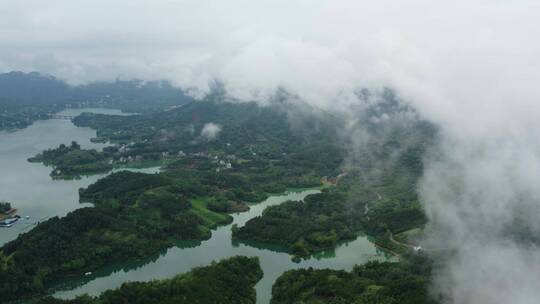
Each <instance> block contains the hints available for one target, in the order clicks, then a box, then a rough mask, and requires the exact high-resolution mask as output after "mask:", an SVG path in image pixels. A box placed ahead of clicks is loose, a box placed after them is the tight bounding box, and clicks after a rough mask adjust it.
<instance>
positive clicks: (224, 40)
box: [0, 0, 540, 304]
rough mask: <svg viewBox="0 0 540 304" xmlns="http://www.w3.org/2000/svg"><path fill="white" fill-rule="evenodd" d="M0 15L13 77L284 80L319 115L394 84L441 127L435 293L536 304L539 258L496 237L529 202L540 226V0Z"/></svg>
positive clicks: (256, 87)
mask: <svg viewBox="0 0 540 304" xmlns="http://www.w3.org/2000/svg"><path fill="white" fill-rule="evenodd" d="M0 11H2V12H3V13H4V14H3V16H2V18H1V19H0V69H2V70H4V71H8V70H11V69H22V70H27V71H29V70H40V71H43V72H49V73H52V74H55V75H58V76H60V77H63V78H65V79H68V80H69V81H71V82H84V81H90V80H96V79H114V78H116V77H118V76H120V77H124V78H131V77H138V78H142V79H158V78H167V79H170V80H172V81H173V82H174V83H176V84H177V85H180V86H183V87H195V88H198V89H199V90H201V91H203V92H204V91H207V90H208V82H209V81H211V80H213V79H219V80H221V81H222V82H223V83H224V85H225V87H226V88H227V90H228V92H229V93H231V94H232V95H234V96H235V97H239V98H245V99H251V98H256V99H259V100H264V99H265V98H266V97H267V96H270V95H271V94H273V93H274V92H275V90H276V89H277V88H285V89H287V90H288V91H289V92H292V93H294V94H296V95H298V96H300V97H301V98H302V99H303V100H305V101H307V102H310V103H313V104H316V105H318V106H321V107H323V108H326V109H339V108H340V107H346V105H347V104H349V103H351V102H354V98H352V96H353V95H352V92H353V90H354V89H356V88H358V87H359V86H366V87H382V86H389V87H392V88H394V89H396V90H397V91H398V92H399V93H400V95H402V96H403V97H404V98H406V99H407V100H408V101H410V102H411V103H412V104H413V105H414V106H415V107H416V108H417V109H418V110H419V111H420V112H421V114H422V115H423V116H424V117H426V118H428V119H429V120H431V121H433V122H435V123H437V124H438V125H439V126H440V127H441V130H442V135H443V139H442V141H441V147H440V151H441V153H440V154H438V155H436V157H432V158H428V159H427V160H426V176H425V178H424V179H423V185H422V187H421V194H422V199H423V202H424V203H425V205H426V208H427V211H428V213H429V215H430V218H431V219H432V223H433V227H432V229H433V235H432V236H433V239H435V240H436V241H442V242H444V243H445V244H446V245H448V246H454V245H455V246H460V247H459V248H460V249H459V250H458V252H457V254H456V256H455V258H453V259H451V260H450V262H449V264H448V267H447V269H446V270H447V271H445V272H442V273H440V274H439V282H448V281H450V282H452V284H447V285H445V284H440V286H439V287H441V288H443V289H444V290H445V292H446V293H447V294H448V295H449V296H451V297H452V298H453V299H454V302H455V303H480V304H482V303H493V301H494V299H495V300H496V301H497V300H500V301H499V302H501V301H502V302H505V301H506V302H512V303H536V302H538V301H539V300H540V290H539V289H537V288H533V287H531V286H532V285H531V284H532V283H535V284H536V283H537V282H539V281H540V271H538V270H537V269H536V268H535V267H536V266H531V265H532V264H533V262H536V261H538V260H539V259H540V258H539V257H540V253H539V251H538V250H537V249H536V248H531V247H527V246H524V245H522V244H519V243H516V242H513V241H508V240H502V239H501V237H500V235H501V231H502V230H503V228H504V227H505V226H506V225H509V224H511V223H512V220H513V219H514V214H515V212H518V211H519V209H522V208H528V209H527V210H530V211H534V212H528V213H527V212H525V215H523V216H522V221H523V223H524V225H525V226H530V227H532V228H534V229H536V228H538V227H537V224H535V223H536V219H534V216H533V215H534V214H538V213H537V212H536V211H538V210H537V208H538V207H537V206H540V202H539V201H538V198H540V193H539V192H540V190H538V187H537V185H538V184H539V182H540V177H539V173H538V172H540V132H538V131H537V130H538V128H539V127H540V120H539V119H538V117H540V116H539V114H540V103H539V101H540V90H538V88H537V87H538V82H539V81H540V56H539V55H538V54H540V39H538V37H539V36H540V35H539V34H540V18H538V17H539V16H540V4H539V3H538V2H537V1H527V0H521V1H519V0H516V1H504V0H491V1H485V0H476V1H464V0H456V1H433V0H410V1H390V0H378V1H352V0H351V1H344V0H331V1H330V0H321V1H307V0H296V1H293V0H287V1H285V0H273V1H253V0H249V1H248V0H231V1H210V0H197V1H195V0H178V1H173V0H168V1H167V0H154V1H142V0H137V1H133V0H131V1H104V0H95V1H91V2H90V1H67V0H64V1H59V0H51V1H46V2H45V1H40V0H27V1H20V0H3V1H2V2H0ZM535 212H536V213H535ZM443 236H445V237H443ZM501 247H502V248H504V250H503V251H501ZM484 257H486V258H484ZM536 264H538V263H536ZM536 264H535V265H536ZM479 271H480V272H482V273H483V275H482V276H473V274H475V273H478V272H479ZM535 286H537V285H535ZM499 296H500V297H499ZM501 299H502V300H501ZM507 300H508V301H507Z"/></svg>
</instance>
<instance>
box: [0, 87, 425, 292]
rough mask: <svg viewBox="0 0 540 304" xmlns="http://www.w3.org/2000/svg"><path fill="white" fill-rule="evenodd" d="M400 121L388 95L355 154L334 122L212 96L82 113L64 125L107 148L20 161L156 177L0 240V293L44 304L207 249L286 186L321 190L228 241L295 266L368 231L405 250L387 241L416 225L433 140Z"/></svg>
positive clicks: (105, 181)
mask: <svg viewBox="0 0 540 304" xmlns="http://www.w3.org/2000/svg"><path fill="white" fill-rule="evenodd" d="M285 109H286V110H285ZM403 111H406V112H407V111H409V109H406V108H403V107H402V106H401V105H400V104H399V103H398V101H397V100H396V99H395V97H394V96H393V95H392V94H391V93H388V96H385V102H383V103H380V104H378V105H377V107H376V108H373V109H371V110H370V111H365V112H363V113H364V115H366V116H369V117H371V116H381V115H383V114H386V115H387V116H388V117H389V118H387V119H385V120H384V122H381V121H378V122H377V121H374V120H370V119H368V117H365V119H359V123H361V124H362V125H361V126H358V127H361V128H362V129H364V130H367V131H368V132H369V141H367V142H365V143H364V144H363V145H361V146H357V145H355V143H354V142H349V141H347V138H346V137H345V138H344V137H343V134H342V132H343V131H342V130H341V129H342V128H344V126H342V125H340V123H338V122H336V120H335V118H334V117H333V116H332V115H327V114H326V113H324V112H318V113H317V114H316V115H315V116H314V114H313V113H307V112H306V111H305V110H304V109H294V108H292V109H291V108H290V107H289V105H287V106H286V107H285V106H284V105H282V104H280V103H276V104H272V105H269V106H267V107H259V106H258V105H256V104H254V103H227V102H224V101H223V100H222V96H219V95H210V96H209V97H208V98H207V99H206V100H204V101H198V102H192V103H189V104H186V105H184V106H182V107H179V108H175V109H172V110H168V111H162V112H155V113H154V112H152V113H147V114H141V115H137V116H136V117H134V116H115V115H103V114H89V113H85V114H82V115H80V116H78V117H76V118H75V119H74V123H75V124H76V125H78V126H86V127H91V128H94V129H96V130H97V135H98V138H100V139H102V140H104V141H109V142H111V143H112V144H113V145H112V146H110V147H106V148H105V149H104V150H103V151H96V150H85V149H81V147H80V145H79V144H78V143H76V142H72V143H71V145H61V146H59V147H58V148H54V149H50V150H46V151H43V152H42V153H40V154H38V155H37V156H36V157H34V158H32V159H30V161H38V162H43V163H44V164H48V165H51V166H53V167H54V168H53V174H52V175H53V176H54V175H57V176H58V177H65V176H68V175H71V174H73V175H78V174H80V175H84V174H90V173H92V172H96V171H98V170H101V169H103V171H108V170H111V169H112V168H113V167H115V166H116V165H119V164H129V163H133V162H137V161H139V162H148V161H157V162H158V163H159V164H161V165H162V166H163V168H162V171H161V172H160V173H156V174H143V173H133V172H127V171H120V172H116V173H113V174H111V175H108V176H107V177H105V178H102V179H100V180H98V181H97V182H96V183H94V184H92V185H90V186H88V187H87V188H84V189H80V191H79V194H80V199H81V201H83V202H91V203H93V205H94V207H86V208H81V209H78V210H76V211H73V212H71V213H69V214H68V215H67V216H65V217H61V218H58V217H53V218H51V219H49V220H47V221H44V222H42V223H40V224H39V225H37V226H36V227H35V228H34V229H32V230H30V231H29V232H27V233H24V234H22V235H20V236H19V237H18V238H17V239H15V240H14V241H11V242H9V243H7V244H5V245H4V246H3V247H2V248H0V282H5V283H3V284H0V292H1V293H2V294H3V295H4V299H5V300H15V299H21V298H27V297H32V296H38V295H44V294H46V292H47V290H48V288H49V287H51V286H52V284H54V282H57V281H61V280H62V279H64V278H67V277H72V276H82V275H83V274H84V273H86V272H89V271H93V270H96V269H98V268H100V267H103V266H105V265H108V264H110V263H115V262H119V261H129V260H137V259H142V258H146V257H149V256H151V255H153V254H155V253H156V252H158V251H160V250H163V249H166V248H169V247H171V246H174V243H175V242H176V241H179V240H199V241H200V240H204V239H207V238H209V237H210V236H211V233H212V232H211V230H212V229H213V228H215V227H217V226H218V225H224V224H227V223H230V221H231V217H230V216H229V213H232V212H241V211H244V210H247V209H248V208H249V204H252V203H257V202H260V201H262V200H264V199H265V198H267V197H268V196H269V195H270V194H273V193H282V192H284V191H286V190H287V189H291V188H306V187H318V188H323V190H322V193H320V194H315V195H311V196H308V197H307V198H306V200H305V202H287V203H284V204H282V205H279V206H273V207H270V208H268V209H267V210H265V211H264V213H263V215H262V216H261V217H257V218H254V219H252V220H250V221H248V222H247V224H246V225H245V226H244V227H235V228H234V231H233V235H234V237H235V238H236V239H237V240H240V241H242V242H250V241H259V242H265V243H270V244H279V245H282V246H283V247H284V248H285V250H287V251H288V252H290V253H292V254H293V255H294V256H295V258H296V259H298V258H301V257H306V256H309V255H310V254H312V253H314V252H317V251H320V250H323V249H328V248H335V247H336V246H337V245H338V244H339V242H341V241H345V240H351V239H354V238H355V237H356V236H357V235H358V234H360V233H367V234H368V235H370V236H371V237H373V239H374V240H375V241H376V242H377V243H378V244H379V245H381V246H384V247H387V248H389V249H391V250H392V251H394V252H399V253H404V252H405V251H406V250H405V249H406V248H399V247H400V246H397V247H398V248H394V247H396V245H395V244H394V243H392V244H391V243H390V242H389V235H396V237H401V238H405V237H404V236H403V235H399V234H400V233H406V232H408V231H411V230H413V229H418V228H421V227H422V226H423V225H424V224H425V222H426V218H425V215H424V213H423V210H422V208H421V207H420V204H419V203H418V198H417V196H416V191H415V187H416V183H417V180H418V178H419V176H420V173H421V172H422V163H421V158H422V156H423V153H424V151H425V149H426V147H428V146H429V145H430V142H431V141H432V140H433V138H434V135H435V132H436V130H435V128H434V127H433V126H431V125H429V124H427V123H425V122H423V121H421V120H419V119H418V118H417V117H416V116H414V115H411V114H408V115H401V113H402V112H403ZM392 113H395V115H392ZM290 115H294V117H295V119H296V123H297V124H291V121H290V119H289V117H290ZM315 117H316V119H315ZM361 118H362V117H361ZM298 125H301V126H302V127H299V126H298ZM349 127H350V126H349ZM57 170H59V171H57Z"/></svg>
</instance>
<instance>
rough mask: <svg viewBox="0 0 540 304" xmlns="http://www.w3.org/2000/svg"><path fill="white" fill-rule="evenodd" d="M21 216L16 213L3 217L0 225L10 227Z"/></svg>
mask: <svg viewBox="0 0 540 304" xmlns="http://www.w3.org/2000/svg"><path fill="white" fill-rule="evenodd" d="M20 218H21V217H20V216H18V215H15V216H13V217H10V218H7V219H4V220H2V221H0V227H6V228H7V227H11V226H13V225H15V223H17V221H19V219H20Z"/></svg>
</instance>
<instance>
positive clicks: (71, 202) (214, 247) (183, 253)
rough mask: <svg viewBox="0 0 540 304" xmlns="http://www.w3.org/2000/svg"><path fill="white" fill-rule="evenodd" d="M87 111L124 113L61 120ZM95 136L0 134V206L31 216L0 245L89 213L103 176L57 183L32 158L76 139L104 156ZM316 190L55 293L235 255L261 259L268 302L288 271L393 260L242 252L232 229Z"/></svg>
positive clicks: (350, 251) (270, 249)
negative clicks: (91, 193) (52, 220)
mask: <svg viewBox="0 0 540 304" xmlns="http://www.w3.org/2000/svg"><path fill="white" fill-rule="evenodd" d="M82 112H95V113H103V114H123V113H121V112H120V111H118V110H110V109H70V110H66V111H63V112H61V113H60V114H62V115H69V116H76V115H78V114H80V113H82ZM95 135H96V133H95V131H94V130H92V129H90V128H78V127H75V126H74V125H73V124H72V123H71V122H70V121H69V120H58V119H55V120H46V121H38V122H36V123H34V124H33V125H32V126H30V127H28V128H26V129H23V130H19V131H16V132H11V133H7V132H3V133H0V169H1V174H0V200H8V201H11V202H12V203H13V205H14V207H15V208H17V209H19V215H21V216H23V217H24V216H30V219H28V220H26V219H25V220H21V221H20V222H19V223H18V224H16V225H14V226H13V227H11V228H5V229H0V245H1V244H4V243H5V242H7V241H10V240H13V239H14V238H16V237H17V235H18V234H19V233H22V232H25V231H28V230H29V229H31V228H32V227H33V226H34V225H35V224H36V223H37V222H39V221H42V220H45V219H47V218H49V217H51V216H63V215H65V214H67V213H68V212H70V211H72V210H75V209H77V208H81V207H83V206H89V204H80V203H79V197H78V189H79V188H81V187H86V186H88V185H89V184H91V183H93V182H95V181H96V180H97V179H99V178H101V177H103V176H105V175H103V174H102V175H93V176H90V177H83V178H82V179H79V180H68V181H65V180H52V179H51V178H50V176H49V173H50V168H48V167H45V166H43V165H42V164H39V163H29V162H27V158H28V157H31V156H34V155H35V154H37V153H39V152H41V151H42V150H44V149H49V148H53V147H57V146H58V145H59V144H61V143H65V144H68V143H70V142H71V141H72V140H76V141H77V142H78V143H80V144H81V146H82V147H83V148H93V149H101V148H103V147H104V146H106V144H100V143H91V142H90V138H92V137H94V136H95ZM137 171H142V172H148V173H151V172H157V171H158V169H157V168H148V169H141V170H137ZM317 192H318V190H305V191H300V192H289V193H286V194H284V195H278V196H272V197H270V198H268V199H267V200H265V201H264V202H262V203H260V204H257V205H254V206H252V207H251V209H250V211H248V212H244V213H240V214H235V215H233V218H234V221H233V223H232V224H230V225H227V226H222V227H219V228H217V229H216V230H214V231H213V232H212V237H211V238H210V239H209V240H207V241H203V242H180V243H178V244H177V246H176V247H173V248H170V249H168V250H165V251H163V252H161V253H159V254H157V255H155V256H153V257H150V258H148V259H146V260H142V261H137V262H131V263H125V264H117V265H112V266H108V267H105V268H103V269H100V270H98V271H96V272H94V273H93V274H92V275H91V276H87V277H82V278H74V279H71V280H68V281H65V282H62V283H61V284H60V285H59V286H57V288H56V293H55V296H56V297H60V298H73V297H75V296H77V295H80V294H84V293H88V294H90V295H97V294H99V293H101V292H102V291H104V290H106V289H111V288H115V287H119V286H120V285H121V284H122V283H124V282H127V281H148V280H152V279H161V278H170V277H172V276H174V275H176V274H178V273H183V272H187V271H189V270H190V269H192V268H193V267H197V266H203V265H207V264H209V263H210V262H212V261H213V260H219V259H222V258H226V257H230V256H233V255H246V256H258V257H259V259H260V262H261V267H262V269H263V271H264V277H263V279H262V280H261V281H260V282H259V283H258V284H257V285H256V290H257V303H269V301H270V297H271V288H272V284H273V283H274V281H275V280H276V278H277V277H279V275H281V274H282V273H283V272H284V271H286V270H289V269H295V268H305V267H314V268H333V269H344V270H350V269H352V267H353V266H354V265H355V264H362V263H365V262H367V261H370V260H391V259H392V258H391V257H390V256H388V255H387V254H385V253H384V252H382V251H380V250H378V249H377V248H376V247H375V246H374V245H373V244H372V243H371V242H369V241H368V240H367V239H366V238H365V237H363V236H359V237H358V238H357V239H356V240H354V241H351V242H348V243H343V244H341V245H340V246H339V247H338V248H336V249H335V250H329V251H325V252H322V253H319V254H317V255H314V256H312V257H310V258H309V259H307V260H303V261H302V262H300V263H294V262H292V261H291V257H290V256H289V255H288V254H287V253H284V252H283V251H281V249H282V248H279V247H276V246H268V245H263V244H250V245H249V246H248V245H245V244H241V243H238V242H234V241H232V240H231V226H232V225H233V224H237V225H238V226H243V225H244V224H245V222H246V221H247V220H249V219H250V218H252V217H255V216H258V215H260V214H261V213H262V211H263V210H264V208H266V207H268V206H271V205H276V204H280V203H283V202H285V201H288V200H302V199H303V198H304V197H305V196H307V195H309V194H313V193H317Z"/></svg>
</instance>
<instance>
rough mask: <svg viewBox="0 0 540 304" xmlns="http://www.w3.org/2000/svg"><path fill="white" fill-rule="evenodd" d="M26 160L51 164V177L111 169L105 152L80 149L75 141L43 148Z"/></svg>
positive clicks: (74, 175) (70, 176)
mask: <svg viewBox="0 0 540 304" xmlns="http://www.w3.org/2000/svg"><path fill="white" fill-rule="evenodd" d="M28 161H30V162H40V163H43V164H44V165H46V166H52V167H53V170H52V172H51V176H52V177H53V178H72V177H77V176H80V175H89V174H93V173H104V172H108V171H110V170H112V169H113V166H112V163H111V162H110V161H109V160H108V159H107V154H106V153H99V152H98V151H96V150H94V149H92V150H85V149H81V146H80V145H79V144H78V143H77V142H75V141H73V142H72V143H71V145H69V146H66V145H65V144H61V145H60V146H59V147H58V148H56V149H48V150H45V151H43V152H41V153H39V154H38V155H36V156H34V157H31V158H29V159H28Z"/></svg>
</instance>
